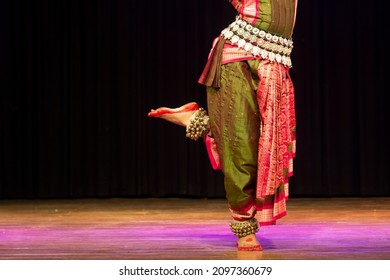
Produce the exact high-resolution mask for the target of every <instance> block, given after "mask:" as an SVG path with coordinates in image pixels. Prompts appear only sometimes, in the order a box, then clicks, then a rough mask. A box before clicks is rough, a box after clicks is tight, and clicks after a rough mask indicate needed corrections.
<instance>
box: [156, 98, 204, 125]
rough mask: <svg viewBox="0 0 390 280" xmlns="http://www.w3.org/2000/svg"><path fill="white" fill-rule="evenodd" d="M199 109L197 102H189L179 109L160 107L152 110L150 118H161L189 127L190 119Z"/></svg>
mask: <svg viewBox="0 0 390 280" xmlns="http://www.w3.org/2000/svg"><path fill="white" fill-rule="evenodd" d="M198 109H199V106H198V104H197V103H196V102H189V103H187V104H184V105H183V106H180V107H177V108H169V107H160V108H157V109H151V110H150V112H149V113H148V117H154V118H161V119H164V120H166V121H169V122H172V123H174V124H177V125H181V126H187V125H188V122H189V120H190V117H191V116H192V115H193V114H194V113H195V112H196V111H197V110H198Z"/></svg>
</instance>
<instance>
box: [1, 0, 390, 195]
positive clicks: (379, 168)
mask: <svg viewBox="0 0 390 280" xmlns="http://www.w3.org/2000/svg"><path fill="white" fill-rule="evenodd" d="M167 3H168V4H167ZM183 3H184V4H183ZM0 13H1V18H0V23H1V27H0V31H1V56H0V57H1V70H2V72H1V80H2V83H1V85H0V91H1V94H0V102H1V103H0V106H1V112H0V131H1V137H0V172H1V173H0V180H1V181H0V184H1V185H0V198H84V197H140V196H155V197H164V196H191V197H209V198H214V197H223V196H224V190H223V177H222V175H221V174H220V173H219V172H218V171H214V170H212V168H211V165H210V163H209V161H208V158H207V153H206V149H205V146H204V143H203V142H201V141H198V142H194V141H192V140H189V139H188V138H186V137H185V135H184V134H185V129H184V128H182V127H178V126H174V125H172V124H170V123H166V122H164V121H162V120H158V119H150V118H148V117H147V113H148V111H149V110H150V109H151V108H156V107H159V106H163V105H164V106H169V107H176V106H179V105H182V104H183V103H185V102H189V101H197V102H198V103H199V104H200V105H202V106H205V105H206V96H205V89H204V88H203V87H202V86H200V85H199V84H198V83H197V80H198V77H199V75H200V73H201V71H202V69H203V66H204V64H205V61H206V58H207V55H208V52H209V50H210V47H211V42H212V40H213V39H214V38H215V37H216V36H217V35H218V34H219V32H220V31H221V30H222V29H223V28H224V27H225V26H226V25H227V24H229V23H230V22H231V21H232V20H233V19H234V16H235V11H234V10H233V8H232V7H231V6H230V4H229V2H228V1H227V0H213V1H210V0H191V1H189V0H188V1H184V2H183V1H179V0H172V1H169V2H166V1H159V0H154V1H125V0H123V1H121V0H101V1H95V0H90V1H88V0H83V1H79V0H67V1H45V3H44V4H43V2H40V1H20V0H13V1H1V12H0ZM384 16H385V9H384V8H383V7H381V5H379V4H378V3H377V2H376V1H362V0H353V1H352V0H349V1H337V0H328V1H324V0H318V1H300V3H299V6H298V17H297V22H296V29H295V33H294V51H293V63H294V67H293V68H292V70H291V75H292V78H293V80H294V83H295V89H296V113H297V124H298V125H297V157H296V159H295V161H294V176H293V177H292V179H291V182H290V185H291V196H325V197H326V196H387V195H390V186H389V180H388V179H387V172H388V170H389V164H388V158H389V152H388V148H387V145H386V144H387V142H386V140H387V138H385V132H386V130H387V129H388V125H387V123H388V122H387V119H388V118H387V114H386V109H385V106H386V105H387V104H386V103H385V95H386V94H388V93H387V92H385V85H386V84H385V66H387V64H386V61H385V60H387V56H388V55H387V53H386V52H385V46H386V44H385V39H386V37H387V30H386V29H387V27H386V26H385V21H384Z"/></svg>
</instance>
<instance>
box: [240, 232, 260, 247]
mask: <svg viewBox="0 0 390 280" xmlns="http://www.w3.org/2000/svg"><path fill="white" fill-rule="evenodd" d="M237 248H238V250H239V251H262V250H263V248H262V247H261V245H260V242H259V241H258V240H257V237H256V235H255V234H250V235H247V236H244V237H239V238H238V240H237Z"/></svg>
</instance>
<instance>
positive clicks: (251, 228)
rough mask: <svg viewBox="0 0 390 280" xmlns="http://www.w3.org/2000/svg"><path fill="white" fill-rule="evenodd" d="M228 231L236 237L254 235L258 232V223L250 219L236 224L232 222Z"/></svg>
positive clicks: (254, 219)
mask: <svg viewBox="0 0 390 280" xmlns="http://www.w3.org/2000/svg"><path fill="white" fill-rule="evenodd" d="M230 229H231V230H232V232H233V233H234V235H237V236H238V237H244V236H247V235H249V234H254V233H256V232H258V231H259V223H258V222H257V220H256V218H252V219H251V220H249V221H245V222H238V221H234V222H232V223H230Z"/></svg>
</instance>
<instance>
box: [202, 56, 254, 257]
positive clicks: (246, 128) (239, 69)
mask: <svg viewBox="0 0 390 280" xmlns="http://www.w3.org/2000/svg"><path fill="white" fill-rule="evenodd" d="M221 71H222V72H221V79H222V80H221V87H220V88H211V87H210V88H208V90H207V91H208V94H207V99H208V111H209V116H210V125H211V131H212V132H213V136H214V138H215V141H216V144H217V148H218V152H219V155H220V159H221V162H222V172H223V174H224V185H225V190H226V197H227V200H228V204H229V209H230V211H231V214H232V218H233V219H234V221H233V222H232V224H231V227H232V231H233V232H234V234H235V235H237V236H238V240H237V245H238V247H239V249H243V250H261V246H260V244H259V241H258V240H257V238H256V235H255V233H256V231H257V228H256V227H255V225H256V226H258V223H257V221H256V220H254V219H253V218H254V217H255V214H256V205H255V190H256V176H257V150H258V140H259V137H260V130H259V127H260V117H259V113H258V106H257V99H256V86H257V84H258V80H256V77H257V69H251V68H250V67H249V66H248V64H247V63H246V62H235V63H229V64H226V65H223V66H222V70H221ZM233 228H234V230H233ZM241 230H242V231H244V230H248V231H247V232H250V234H248V235H245V234H241V233H240V232H241Z"/></svg>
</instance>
